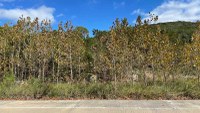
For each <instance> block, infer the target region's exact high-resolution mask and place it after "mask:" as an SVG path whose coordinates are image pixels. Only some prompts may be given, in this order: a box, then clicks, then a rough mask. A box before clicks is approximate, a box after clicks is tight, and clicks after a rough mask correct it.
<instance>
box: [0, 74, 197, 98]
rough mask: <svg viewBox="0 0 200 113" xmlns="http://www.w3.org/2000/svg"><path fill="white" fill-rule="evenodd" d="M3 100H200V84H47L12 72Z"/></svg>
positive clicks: (187, 81) (1, 89) (2, 86)
mask: <svg viewBox="0 0 200 113" xmlns="http://www.w3.org/2000/svg"><path fill="white" fill-rule="evenodd" d="M0 98H1V99H6V98H9V99H41V98H50V99H51V98H57V99H200V87H199V84H198V83H197V82H196V80H195V79H192V78H190V79H184V78H182V79H177V80H176V81H168V82H167V83H163V82H161V81H156V82H155V83H154V84H149V85H148V86H146V85H144V84H142V83H135V84H133V83H127V82H126V83H125V82H124V83H123V82H118V83H117V87H116V89H115V87H114V84H113V83H111V82H108V83H100V82H97V83H59V84H55V83H44V82H42V81H41V80H39V79H35V78H32V79H29V80H27V81H24V82H21V83H17V82H15V78H14V76H12V74H8V75H6V76H5V77H4V79H3V81H2V82H1V84H0Z"/></svg>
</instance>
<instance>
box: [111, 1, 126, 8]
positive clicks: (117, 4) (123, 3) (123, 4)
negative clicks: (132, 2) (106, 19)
mask: <svg viewBox="0 0 200 113" xmlns="http://www.w3.org/2000/svg"><path fill="white" fill-rule="evenodd" d="M125 5H126V3H125V2H124V1H122V2H120V3H117V2H113V8H114V9H118V8H121V7H124V6H125Z"/></svg>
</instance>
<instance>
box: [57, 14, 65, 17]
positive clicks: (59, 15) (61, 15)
mask: <svg viewBox="0 0 200 113" xmlns="http://www.w3.org/2000/svg"><path fill="white" fill-rule="evenodd" d="M63 16H64V14H63V13H60V14H58V15H57V16H56V17H63Z"/></svg>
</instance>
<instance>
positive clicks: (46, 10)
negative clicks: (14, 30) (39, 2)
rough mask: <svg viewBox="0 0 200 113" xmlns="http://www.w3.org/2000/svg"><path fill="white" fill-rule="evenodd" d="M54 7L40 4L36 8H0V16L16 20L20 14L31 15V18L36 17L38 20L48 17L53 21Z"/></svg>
mask: <svg viewBox="0 0 200 113" xmlns="http://www.w3.org/2000/svg"><path fill="white" fill-rule="evenodd" d="M54 11H55V9H54V8H51V7H47V6H44V5H43V6H40V7H38V8H29V9H19V8H15V9H3V8H0V18H1V19H9V20H18V19H19V17H21V16H22V15H23V16H24V17H27V16H29V17H31V18H32V19H34V18H36V17H38V18H39V20H40V21H41V20H43V19H50V20H51V21H52V22H54V21H55V20H54V16H53V13H54Z"/></svg>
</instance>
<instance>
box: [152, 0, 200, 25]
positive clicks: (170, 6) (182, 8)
mask: <svg viewBox="0 0 200 113" xmlns="http://www.w3.org/2000/svg"><path fill="white" fill-rule="evenodd" d="M151 13H152V14H155V15H158V17H159V19H158V22H173V21H193V22H194V21H197V20H199V19H200V0H168V1H166V2H164V3H163V4H161V5H160V6H158V7H156V8H155V9H154V10H152V11H151Z"/></svg>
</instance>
